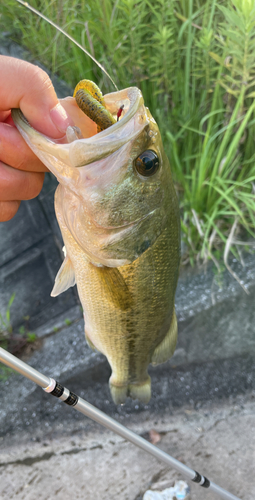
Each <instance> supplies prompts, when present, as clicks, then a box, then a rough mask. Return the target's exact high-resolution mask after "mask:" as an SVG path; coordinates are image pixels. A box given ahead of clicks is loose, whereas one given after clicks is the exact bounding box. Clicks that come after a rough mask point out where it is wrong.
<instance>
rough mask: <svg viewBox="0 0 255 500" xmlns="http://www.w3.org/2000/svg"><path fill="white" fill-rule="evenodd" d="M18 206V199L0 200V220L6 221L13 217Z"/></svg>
mask: <svg viewBox="0 0 255 500" xmlns="http://www.w3.org/2000/svg"><path fill="white" fill-rule="evenodd" d="M19 206H20V201H0V222H6V221H8V220H10V219H12V218H13V217H14V215H15V214H16V213H17V211H18V209H19Z"/></svg>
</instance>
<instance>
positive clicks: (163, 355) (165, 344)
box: [151, 309, 178, 365]
mask: <svg viewBox="0 0 255 500" xmlns="http://www.w3.org/2000/svg"><path fill="white" fill-rule="evenodd" d="M177 333H178V327H177V318H176V314H175V309H174V312H173V316H172V320H171V324H170V328H169V330H168V332H167V334H166V336H165V337H164V338H163V340H162V342H161V343H160V344H159V345H158V346H157V347H156V349H155V351H154V353H153V355H152V358H151V363H152V365H158V364H160V363H165V361H167V360H168V359H170V358H171V357H172V355H173V353H174V351H175V347H176V343H177Z"/></svg>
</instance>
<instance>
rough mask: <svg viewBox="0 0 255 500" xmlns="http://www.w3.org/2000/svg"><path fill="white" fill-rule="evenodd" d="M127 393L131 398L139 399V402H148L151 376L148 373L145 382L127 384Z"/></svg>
mask: <svg viewBox="0 0 255 500" xmlns="http://www.w3.org/2000/svg"><path fill="white" fill-rule="evenodd" d="M128 395H129V396H130V397H131V398H132V399H139V401H141V403H144V404H147V403H149V401H150V399H151V378H150V377H149V375H148V378H147V380H145V382H142V383H136V384H129V386H128Z"/></svg>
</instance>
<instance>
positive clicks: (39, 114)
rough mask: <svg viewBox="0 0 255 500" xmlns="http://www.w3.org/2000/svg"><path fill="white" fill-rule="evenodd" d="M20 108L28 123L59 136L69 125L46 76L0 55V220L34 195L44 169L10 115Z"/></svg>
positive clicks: (14, 212) (22, 63)
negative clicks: (22, 201)
mask: <svg viewBox="0 0 255 500" xmlns="http://www.w3.org/2000/svg"><path fill="white" fill-rule="evenodd" d="M11 108H20V109H21V110H22V112H23V113H24V115H25V117H26V118H27V119H28V121H29V122H30V124H31V125H32V126H33V127H34V128H35V129H37V130H38V131H39V132H42V133H43V134H45V135H48V136H50V137H52V138H55V139H57V138H60V137H62V136H63V135H64V133H65V131H66V128H67V126H68V125H69V124H72V121H71V119H69V117H68V116H67V113H66V111H65V110H64V108H63V107H62V106H61V105H60V104H59V101H58V98H57V96H56V93H55V90H54V88H53V85H52V83H51V80H50V78H49V77H48V75H47V74H46V73H45V72H44V71H43V70H42V69H40V68H39V67H37V66H34V65H33V64H30V63H27V62H25V61H21V60H19V59H14V58H12V57H6V56H0V221H1V222H3V221H7V220H9V219H11V218H12V217H13V216H14V215H15V214H16V212H17V210H18V208H19V205H20V201H21V200H30V199H32V198H34V197H35V196H37V195H38V194H39V192H40V190H41V188H42V185H43V179H44V172H45V171H47V168H46V167H45V166H44V165H43V163H41V161H40V160H39V159H38V158H37V157H36V156H35V155H34V153H33V152H32V151H31V150H30V149H29V147H28V146H27V144H26V143H25V141H24V139H23V138H22V137H21V135H20V133H19V131H18V130H17V128H16V127H15V125H14V123H13V121H12V118H11Z"/></svg>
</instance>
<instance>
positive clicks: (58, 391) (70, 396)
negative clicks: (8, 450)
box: [0, 347, 241, 500]
mask: <svg viewBox="0 0 255 500" xmlns="http://www.w3.org/2000/svg"><path fill="white" fill-rule="evenodd" d="M0 361H1V362H2V363H4V364H5V365H7V366H9V367H10V368H12V369H13V370H16V371H17V372H19V373H21V375H23V376H24V377H26V378H28V379H29V380H32V382H35V383H36V384H37V385H39V386H40V387H42V389H43V390H44V391H45V392H48V393H49V394H52V395H53V396H55V397H57V398H59V399H61V401H63V402H64V403H66V404H68V405H69V406H73V408H74V409H75V410H77V411H79V412H81V413H83V415H86V417H89V418H91V419H92V420H94V421H95V422H97V423H99V424H101V425H103V426H104V427H106V428H107V429H109V430H111V431H113V432H115V433H116V434H118V435H119V436H121V437H123V438H124V439H126V440H127V441H130V442H131V443H133V444H134V445H136V446H138V448H141V449H142V450H144V451H146V452H147V453H149V454H150V455H153V456H154V457H155V458H157V459H158V460H162V461H163V462H165V463H166V464H167V465H170V466H171V467H173V469H175V470H177V471H178V472H180V473H181V474H183V475H184V476H186V477H187V478H188V479H190V480H191V481H193V482H194V483H197V484H198V485H200V486H201V487H202V488H205V489H208V490H211V491H214V492H215V493H217V494H218V495H219V496H220V497H221V498H223V499H224V500H241V499H240V498H238V497H236V496H235V495H232V493H229V492H228V491H227V490H224V489H223V488H221V487H220V486H218V485H217V484H215V483H213V482H212V481H210V480H209V479H207V478H206V477H204V476H203V475H202V474H200V473H199V472H197V471H195V470H193V469H191V468H190V467H187V466H186V465H184V464H183V463H182V462H179V460H176V459H175V458H173V457H171V456H170V455H168V454H167V453H165V452H164V451H162V450H160V449H159V448H157V447H156V446H154V445H153V444H151V443H149V442H148V441H146V440H145V439H143V438H142V437H141V436H138V435H137V434H135V432H133V431H131V430H129V429H128V428H127V427H125V426H124V425H122V424H119V423H118V422H116V420H114V419H113V418H111V417H109V416H108V415H106V414H105V413H103V412H102V411H101V410H98V408H95V406H92V405H91V404H90V403H88V402H87V401H85V400H84V399H82V398H81V397H80V396H77V395H76V394H75V393H74V392H72V391H70V390H69V389H67V388H66V387H64V386H62V385H61V384H60V383H59V382H57V381H56V380H54V379H53V378H50V377H46V376H45V375H43V374H42V373H40V372H38V371H37V370H35V369H34V368H32V367H31V366H29V365H28V364H26V363H24V361H21V360H20V359H18V358H16V357H15V356H13V354H10V353H9V352H7V351H5V350H4V349H3V348H2V347H0Z"/></svg>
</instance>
